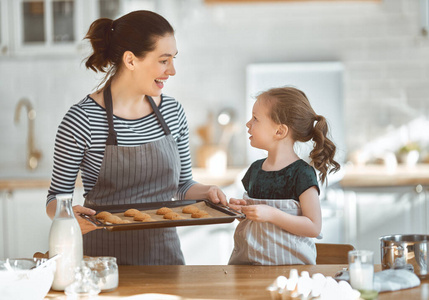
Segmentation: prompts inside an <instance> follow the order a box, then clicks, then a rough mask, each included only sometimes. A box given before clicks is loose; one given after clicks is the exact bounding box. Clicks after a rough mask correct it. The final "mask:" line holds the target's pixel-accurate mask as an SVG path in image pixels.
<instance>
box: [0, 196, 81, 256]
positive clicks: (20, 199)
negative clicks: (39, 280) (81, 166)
mask: <svg viewBox="0 0 429 300" xmlns="http://www.w3.org/2000/svg"><path fill="white" fill-rule="evenodd" d="M46 195H47V189H42V188H40V189H25V190H14V191H11V192H9V191H2V192H1V198H0V201H1V203H0V215H1V220H2V221H1V223H0V238H1V240H0V241H1V243H0V259H4V258H31V257H33V254H34V253H35V252H43V253H44V252H46V251H48V250H49V243H48V240H49V230H50V227H51V222H52V221H51V219H50V218H49V217H48V216H47V214H46V210H45V207H46V205H45V204H46ZM81 195H82V191H81V189H77V190H76V191H75V197H74V200H73V205H75V204H81V203H82V202H83V198H82V196H81Z"/></svg>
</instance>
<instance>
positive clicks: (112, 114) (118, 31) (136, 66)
mask: <svg viewBox="0 0 429 300" xmlns="http://www.w3.org/2000/svg"><path fill="white" fill-rule="evenodd" d="M86 38H87V39H89V41H90V42H91V45H92V48H93V53H92V55H91V56H90V57H89V58H88V59H87V61H86V67H87V68H90V69H92V70H94V71H95V72H97V71H99V72H105V73H106V75H105V78H104V80H103V82H105V84H104V87H103V88H101V89H100V90H98V91H96V92H94V93H93V94H90V95H88V96H87V97H85V98H84V99H83V100H82V101H80V102H79V103H78V104H76V105H74V106H72V107H71V108H70V110H69V111H68V112H67V114H66V115H65V117H64V119H63V121H62V123H61V124H60V126H59V129H58V132H57V137H56V142H55V153H54V169H53V175H52V181H51V187H50V189H49V193H48V197H47V207H46V211H47V214H48V215H49V216H50V217H51V218H53V217H54V215H55V209H56V200H55V195H56V194H60V193H71V192H73V190H74V184H75V180H76V176H77V174H78V171H79V170H80V171H81V177H82V182H83V185H84V189H85V195H84V196H85V203H84V207H82V206H79V205H77V206H74V212H75V214H76V216H77V218H78V221H79V224H80V227H81V229H82V233H83V234H84V237H83V240H84V254H85V255H90V256H115V257H116V258H117V259H118V264H132V265H148V264H150V265H160V264H184V258H183V254H182V252H181V250H180V243H179V239H178V235H177V232H176V229H175V228H174V227H173V228H165V229H164V228H160V229H145V230H131V231H119V232H107V231H105V230H95V231H94V229H96V227H95V226H94V225H92V224H91V223H89V222H88V221H86V220H84V219H82V218H81V217H79V213H84V214H87V215H93V214H95V213H96V212H95V211H94V210H92V209H89V208H88V207H93V208H96V207H97V206H99V205H111V204H115V205H119V204H132V203H145V202H160V201H168V200H171V199H172V198H173V197H174V198H176V199H209V200H210V201H212V202H214V203H219V202H221V203H222V204H225V205H226V204H227V202H226V198H225V195H224V194H223V193H222V191H221V190H220V189H219V188H218V187H216V186H209V185H203V184H199V183H196V182H195V181H193V180H192V170H191V159H190V153H189V130H188V126H187V121H186V117H185V113H184V111H183V108H182V106H181V105H180V104H179V103H178V102H177V101H176V100H175V99H173V98H171V97H169V96H165V95H163V94H162V93H161V91H162V88H163V87H164V84H165V83H166V81H167V79H168V78H169V77H170V76H174V75H175V73H176V70H175V68H174V63H173V59H174V57H175V56H176V54H177V48H176V41H175V38H174V30H173V28H172V27H171V25H170V24H169V23H168V21H167V20H165V19H164V18H163V17H162V16H160V15H158V14H156V13H153V12H150V11H135V12H131V13H129V14H127V15H125V16H123V17H121V18H118V19H117V20H110V19H106V18H101V19H98V20H96V21H95V22H93V23H92V24H91V26H90V28H89V31H88V33H87V36H86Z"/></svg>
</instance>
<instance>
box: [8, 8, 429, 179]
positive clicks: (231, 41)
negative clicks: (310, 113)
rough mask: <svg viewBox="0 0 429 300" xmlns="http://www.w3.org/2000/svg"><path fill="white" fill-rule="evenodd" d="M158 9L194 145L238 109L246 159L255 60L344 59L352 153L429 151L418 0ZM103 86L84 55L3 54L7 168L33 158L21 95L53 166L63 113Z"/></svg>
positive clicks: (235, 150)
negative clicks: (213, 120) (170, 29)
mask: <svg viewBox="0 0 429 300" xmlns="http://www.w3.org/2000/svg"><path fill="white" fill-rule="evenodd" d="M157 10H158V12H159V13H161V14H162V15H164V16H165V17H166V18H167V19H168V20H170V22H171V23H172V24H173V26H174V27H175V29H176V39H177V45H178V49H179V54H178V56H177V59H176V69H177V75H176V76H175V77H174V78H171V79H170V80H169V81H168V82H167V84H166V88H165V93H166V94H169V95H172V96H174V97H176V99H177V100H179V101H180V102H181V103H182V104H183V105H184V107H185V109H186V112H187V117H188V122H189V125H190V128H191V131H192V132H191V137H192V139H191V144H192V147H193V148H192V149H193V151H194V149H195V147H196V146H197V145H198V144H199V143H200V139H199V137H198V136H197V134H196V128H197V127H198V126H200V125H202V124H204V123H205V121H206V118H207V113H208V112H209V111H212V112H214V113H218V112H219V111H220V110H221V109H222V108H224V107H232V108H233V109H235V110H236V112H237V117H238V123H239V125H240V126H241V128H242V130H241V131H240V132H238V133H236V138H234V139H233V142H232V144H231V149H230V155H231V157H232V159H231V161H230V164H233V165H243V164H246V160H245V156H244V155H243V154H244V153H245V151H246V150H245V149H246V143H248V140H247V134H246V130H245V122H246V121H247V119H248V118H249V117H250V116H247V115H246V109H245V104H246V97H247V95H246V77H245V70H246V66H247V65H249V64H252V63H273V62H279V63H282V62H313V61H339V62H342V63H343V65H344V72H345V76H344V114H345V115H344V120H345V124H344V126H345V132H346V143H347V148H348V149H349V150H350V151H354V150H359V149H360V150H366V151H367V152H368V153H370V154H374V155H379V154H381V153H382V152H383V151H384V150H386V149H387V150H391V151H396V150H397V148H399V147H400V146H401V145H402V144H403V143H405V142H407V140H408V139H410V140H412V139H416V140H418V141H419V142H421V143H422V145H423V146H425V147H426V148H427V147H428V145H429V136H428V135H427V132H428V130H429V121H428V120H429V37H427V36H423V35H422V34H421V30H420V19H419V18H420V8H419V0H384V1H374V2H372V1H361V2H360V1H317V2H316V1H308V2H307V1H303V2H299V1H296V2H289V1H285V2H276V1H274V2H263V1H261V2H258V3H255V2H251V3H247V4H237V3H236V4H219V5H214V4H211V5H206V4H204V1H203V0H182V1H176V0H162V1H159V2H158V4H157ZM96 84H97V81H96V80H95V76H94V74H93V73H92V71H86V70H85V68H84V65H83V63H82V57H80V56H78V55H76V57H70V56H68V57H65V56H61V55H59V56H58V57H49V58H48V57H46V56H44V57H39V56H37V55H34V56H31V57H22V56H18V57H17V56H9V57H0V97H1V100H0V128H1V130H0V140H1V145H2V147H1V150H0V171H1V172H4V171H5V170H17V169H20V168H23V167H24V166H25V157H26V138H27V137H26V134H27V121H26V120H25V118H24V115H22V116H21V122H20V124H19V125H15V124H14V121H13V116H14V109H15V106H16V103H17V102H18V101H19V99H21V98H23V97H26V98H28V99H29V100H30V101H31V102H32V103H33V106H34V108H35V109H36V111H37V118H36V121H35V136H36V147H37V148H38V149H41V150H42V152H43V159H42V161H41V166H40V168H41V170H45V171H47V172H49V170H50V168H51V164H52V155H53V144H54V139H55V132H56V129H57V126H58V124H59V122H60V120H61V118H62V117H63V115H64V114H65V112H66V110H67V109H68V107H70V106H71V105H72V104H74V103H76V102H77V101H79V100H80V99H82V98H83V97H84V96H85V95H86V94H88V93H90V92H91V90H92V88H94V87H95V86H96ZM286 84H287V82H285V85H286ZM310 101H311V99H310ZM22 114H24V113H23V112H22ZM416 120H417V121H416ZM422 127H423V129H422ZM420 132H424V133H425V134H420ZM380 141H383V142H380ZM383 148H386V149H383Z"/></svg>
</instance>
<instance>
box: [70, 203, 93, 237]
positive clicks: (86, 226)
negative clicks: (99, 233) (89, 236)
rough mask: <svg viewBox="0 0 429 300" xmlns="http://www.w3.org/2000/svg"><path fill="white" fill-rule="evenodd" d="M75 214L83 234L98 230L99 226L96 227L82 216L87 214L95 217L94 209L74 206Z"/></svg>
mask: <svg viewBox="0 0 429 300" xmlns="http://www.w3.org/2000/svg"><path fill="white" fill-rule="evenodd" d="M73 212H74V216H75V217H76V220H77V222H78V223H79V226H80V230H81V231H82V234H85V233H88V232H90V231H93V230H96V229H98V227H97V226H95V225H94V224H92V223H91V222H89V221H87V220H86V219H84V218H82V217H81V216H80V214H85V215H88V216H93V215H95V211H94V210H93V209H90V208H87V207H83V206H81V205H75V206H73Z"/></svg>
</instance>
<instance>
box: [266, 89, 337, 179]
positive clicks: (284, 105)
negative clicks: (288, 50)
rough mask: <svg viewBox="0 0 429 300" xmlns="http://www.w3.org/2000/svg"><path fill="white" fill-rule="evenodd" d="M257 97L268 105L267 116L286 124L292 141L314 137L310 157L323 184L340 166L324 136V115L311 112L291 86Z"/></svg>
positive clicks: (332, 144) (300, 93)
mask: <svg viewBox="0 0 429 300" xmlns="http://www.w3.org/2000/svg"><path fill="white" fill-rule="evenodd" d="M258 99H261V100H262V101H266V103H268V104H270V105H271V114H270V118H271V119H272V120H273V121H274V122H275V123H276V124H284V125H286V126H288V127H289V129H290V130H291V134H292V139H293V140H294V141H299V142H307V141H309V140H313V150H312V151H311V152H310V159H311V163H312V165H313V166H314V167H315V168H316V169H317V170H318V171H319V172H320V173H319V179H320V181H321V182H322V183H323V182H325V180H326V176H327V174H328V173H332V172H336V171H338V170H339V169H340V164H339V163H337V162H336V161H335V160H334V156H335V151H336V147H335V145H334V143H333V142H332V141H331V140H330V139H329V138H328V137H327V134H328V123H327V121H326V119H325V117H323V116H321V115H317V114H316V113H315V112H314V110H313V108H312V107H311V105H310V101H308V99H307V96H306V95H305V94H304V93H303V92H302V91H300V90H298V89H296V88H293V87H283V88H273V89H270V90H268V91H266V92H263V93H261V94H260V95H258ZM329 169H331V170H329Z"/></svg>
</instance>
